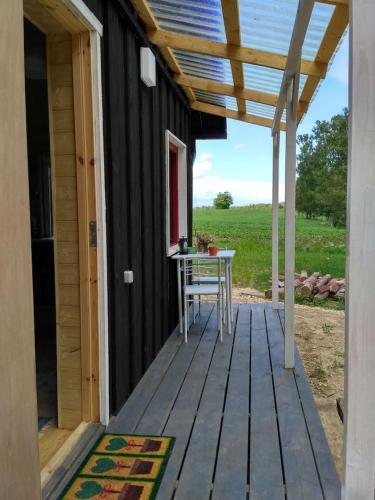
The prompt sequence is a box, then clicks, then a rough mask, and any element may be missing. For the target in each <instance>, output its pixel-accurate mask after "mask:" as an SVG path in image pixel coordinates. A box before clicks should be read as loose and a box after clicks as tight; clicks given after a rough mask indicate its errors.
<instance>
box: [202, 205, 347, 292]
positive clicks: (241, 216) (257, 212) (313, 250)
mask: <svg viewBox="0 0 375 500" xmlns="http://www.w3.org/2000/svg"><path fill="white" fill-rule="evenodd" d="M271 217H272V212H271V207H267V206H266V207H264V206H261V207H241V208H231V209H229V210H216V209H214V208H196V209H194V212H193V234H195V232H198V233H199V232H205V233H209V234H212V236H213V237H214V239H215V242H216V243H217V244H218V246H219V247H224V248H225V247H227V248H230V249H234V250H236V251H237V253H236V257H235V260H234V264H233V281H234V283H235V284H236V285H238V286H244V287H253V288H256V289H258V290H261V291H264V290H265V289H266V288H268V287H269V285H268V279H269V278H270V276H271V221H272V219H271ZM279 221H280V222H279V224H280V274H282V273H283V269H284V247H283V238H284V210H283V209H282V208H280V209H279ZM302 269H306V270H307V271H308V273H313V272H315V271H319V272H320V273H322V274H326V273H329V274H331V275H332V276H333V277H343V276H344V275H345V229H337V228H334V227H332V226H330V225H329V224H327V223H326V222H325V221H323V220H308V219H305V218H304V217H303V216H302V215H297V219H296V272H299V271H301V270H302Z"/></svg>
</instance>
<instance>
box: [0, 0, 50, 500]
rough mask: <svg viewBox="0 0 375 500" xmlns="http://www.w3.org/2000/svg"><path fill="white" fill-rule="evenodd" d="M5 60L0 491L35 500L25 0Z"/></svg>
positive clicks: (13, 19) (7, 35)
mask: <svg viewBox="0 0 375 500" xmlns="http://www.w3.org/2000/svg"><path fill="white" fill-rule="evenodd" d="M0 61H1V63H0V66H1V73H2V78H1V83H0V116H1V120H0V214H1V244H0V297H1V300H0V378H1V390H0V400H1V403H0V425H1V427H0V434H1V437H0V440H1V447H0V474H1V493H0V497H1V498H4V499H5V498H7V499H13V498H25V497H27V498H30V499H36V498H40V469H39V460H38V426H37V420H38V419H37V404H36V376H35V338H34V318H33V284H32V269H31V234H30V206H29V182H28V168H27V138H26V109H25V69H24V41H23V2H22V1H21V0H12V1H11V2H1V14H0ZM21 467H22V480H20V470H21V469H20V468H21Z"/></svg>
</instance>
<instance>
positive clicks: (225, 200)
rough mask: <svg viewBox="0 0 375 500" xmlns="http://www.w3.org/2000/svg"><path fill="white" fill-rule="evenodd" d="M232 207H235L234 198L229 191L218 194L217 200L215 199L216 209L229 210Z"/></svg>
mask: <svg viewBox="0 0 375 500" xmlns="http://www.w3.org/2000/svg"><path fill="white" fill-rule="evenodd" d="M231 205H233V198H232V195H231V194H230V193H229V192H228V191H224V193H218V194H217V196H216V198H215V199H214V207H215V208H221V209H228V208H229V207H230V206H231Z"/></svg>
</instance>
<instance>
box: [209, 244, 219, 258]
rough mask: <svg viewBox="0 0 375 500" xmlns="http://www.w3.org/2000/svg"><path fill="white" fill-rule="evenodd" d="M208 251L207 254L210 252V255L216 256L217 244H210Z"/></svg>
mask: <svg viewBox="0 0 375 500" xmlns="http://www.w3.org/2000/svg"><path fill="white" fill-rule="evenodd" d="M208 252H209V254H210V256H211V257H216V255H217V246H216V245H212V246H210V248H209V249H208Z"/></svg>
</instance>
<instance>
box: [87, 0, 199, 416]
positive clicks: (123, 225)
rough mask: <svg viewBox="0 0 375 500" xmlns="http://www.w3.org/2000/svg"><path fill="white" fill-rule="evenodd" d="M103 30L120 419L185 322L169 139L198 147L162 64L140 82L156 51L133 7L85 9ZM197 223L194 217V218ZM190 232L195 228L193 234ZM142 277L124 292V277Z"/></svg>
mask: <svg viewBox="0 0 375 500" xmlns="http://www.w3.org/2000/svg"><path fill="white" fill-rule="evenodd" d="M86 3H87V5H88V7H89V8H90V9H92V10H93V12H94V13H95V15H96V16H97V17H98V18H99V19H100V21H101V22H102V23H103V28H104V30H103V42H102V57H103V64H102V66H103V92H104V120H105V122H104V129H105V137H104V138H105V151H106V196H107V214H108V215H107V218H108V220H107V223H108V271H109V283H108V286H109V316H110V317H109V325H110V367H111V368H110V374H111V375H110V376H111V384H110V386H111V402H112V411H113V412H116V411H117V410H118V409H119V408H120V407H121V405H122V404H123V403H124V402H125V400H126V399H127V397H128V396H129V394H130V392H131V390H132V389H133V388H134V386H135V385H136V383H137V382H138V381H139V379H140V378H141V376H142V374H143V373H144V371H145V370H146V369H147V367H148V366H149V364H150V363H151V361H152V360H153V358H154V357H155V355H156V353H157V352H158V351H159V350H160V348H161V346H162V344H163V343H164V341H165V340H166V338H167V337H168V335H169V334H170V332H171V330H172V328H174V326H175V325H176V323H177V319H178V312H177V300H176V272H175V265H174V263H173V262H171V261H170V259H169V258H167V256H166V245H165V241H166V235H165V204H166V196H167V193H166V189H165V182H166V178H165V132H166V130H167V129H169V130H170V131H171V132H172V133H173V134H175V135H176V136H177V137H178V138H179V139H180V140H181V141H182V142H184V143H185V144H186V145H187V149H188V172H189V173H188V191H189V195H188V199H189V202H190V203H191V198H192V195H191V189H192V184H191V179H192V174H191V169H192V159H193V156H192V153H193V151H194V142H193V140H192V135H191V112H190V109H189V106H188V103H187V101H186V98H185V96H184V95H183V94H182V92H181V90H180V89H179V88H178V87H177V86H176V84H175V83H174V82H173V79H172V78H171V76H170V75H169V73H168V70H167V69H166V67H165V66H164V63H162V61H161V59H160V58H159V57H158V56H157V86H156V87H155V88H147V87H146V86H145V85H144V84H143V83H142V82H141V80H140V76H139V75H140V68H139V66H140V47H142V46H147V45H148V42H147V39H146V37H145V36H144V34H143V31H142V27H141V25H140V24H139V23H138V21H137V18H136V16H135V15H134V10H133V9H132V7H131V5H130V3H129V2H127V0H86ZM189 219H190V216H189ZM190 227H191V226H190ZM127 269H131V270H133V272H134V283H133V284H132V285H125V284H124V282H123V272H124V271H125V270H127Z"/></svg>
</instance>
